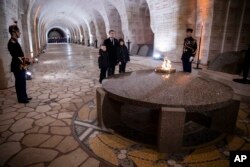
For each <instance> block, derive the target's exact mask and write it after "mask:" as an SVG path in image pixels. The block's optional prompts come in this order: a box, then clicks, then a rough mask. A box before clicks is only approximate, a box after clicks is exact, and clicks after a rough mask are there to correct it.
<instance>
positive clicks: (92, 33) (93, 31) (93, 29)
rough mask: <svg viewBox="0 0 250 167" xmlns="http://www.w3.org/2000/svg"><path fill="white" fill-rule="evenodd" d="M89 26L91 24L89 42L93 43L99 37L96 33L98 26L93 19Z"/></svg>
mask: <svg viewBox="0 0 250 167" xmlns="http://www.w3.org/2000/svg"><path fill="white" fill-rule="evenodd" d="M89 26H90V34H89V37H90V38H89V42H90V44H93V43H94V41H95V40H96V39H97V35H96V27H95V24H94V22H93V21H91V22H90V23H89Z"/></svg>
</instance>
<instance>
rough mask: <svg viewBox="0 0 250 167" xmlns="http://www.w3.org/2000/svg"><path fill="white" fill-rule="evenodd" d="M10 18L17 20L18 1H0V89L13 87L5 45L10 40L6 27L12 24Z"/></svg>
mask: <svg viewBox="0 0 250 167" xmlns="http://www.w3.org/2000/svg"><path fill="white" fill-rule="evenodd" d="M12 18H15V19H17V18H18V0H12V1H10V0H1V1H0V32H1V33H0V76H1V77H0V89H6V88H8V87H12V86H14V78H13V75H12V73H11V72H10V63H11V56H10V54H9V51H8V48H7V44H8V40H9V38H10V35H9V31H8V27H9V25H10V24H13V21H12Z"/></svg>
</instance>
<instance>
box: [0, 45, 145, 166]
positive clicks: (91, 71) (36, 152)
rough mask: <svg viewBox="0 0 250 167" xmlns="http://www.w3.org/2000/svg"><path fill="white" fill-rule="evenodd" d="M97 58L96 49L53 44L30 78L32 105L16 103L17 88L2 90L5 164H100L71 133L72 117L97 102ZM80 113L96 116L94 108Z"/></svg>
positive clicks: (0, 146) (0, 143)
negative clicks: (86, 105) (84, 107)
mask: <svg viewBox="0 0 250 167" xmlns="http://www.w3.org/2000/svg"><path fill="white" fill-rule="evenodd" d="M97 57H98V54H97V52H96V50H94V49H90V48H87V47H82V46H79V45H70V44H51V45H48V48H47V50H46V53H45V54H42V55H41V56H40V57H39V63H38V64H34V65H33V67H32V69H31V70H32V72H33V76H32V77H33V79H32V80H30V81H27V91H28V95H29V96H31V97H32V98H33V99H32V101H31V102H30V103H29V104H26V105H25V104H19V103H18V102H17V100H16V94H15V88H9V89H5V90H0V104H1V105H0V133H1V138H0V152H1V154H0V166H8V165H9V166H18V167H21V166H29V165H37V166H47V165H49V166H60V167H61V166H65V167H66V166H67V167H69V166H83V167H91V166H93V167H94V166H99V162H98V161H97V160H95V159H93V158H91V157H90V156H89V155H88V154H87V153H86V152H85V151H83V149H82V148H81V147H80V145H79V144H78V142H77V141H76V140H75V139H74V137H73V133H72V118H73V116H74V115H75V114H76V113H77V112H78V111H79V110H80V109H81V107H82V106H83V104H86V103H91V104H92V102H94V101H93V99H94V97H95V89H96V87H98V86H100V85H99V82H98V77H99V69H98V65H97ZM143 68H145V67H142V66H139V65H133V64H131V65H129V67H128V69H129V70H132V69H133V70H138V69H143ZM90 101H92V102H90ZM80 114H81V115H80V117H83V116H82V115H85V117H86V119H87V120H93V121H94V120H95V119H96V110H95V109H92V110H91V111H88V110H84V111H81V112H80Z"/></svg>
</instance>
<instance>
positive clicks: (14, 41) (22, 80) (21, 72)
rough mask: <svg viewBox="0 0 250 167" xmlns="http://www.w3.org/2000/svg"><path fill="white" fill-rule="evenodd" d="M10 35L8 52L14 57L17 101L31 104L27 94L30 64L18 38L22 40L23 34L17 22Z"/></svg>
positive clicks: (12, 63)
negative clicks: (28, 65)
mask: <svg viewBox="0 0 250 167" xmlns="http://www.w3.org/2000/svg"><path fill="white" fill-rule="evenodd" d="M9 33H10V35H11V38H10V40H9V42H8V50H9V52H10V55H11V56H12V61H11V72H13V73H14V76H15V88H16V94H17V99H18V102H19V103H29V100H31V99H32V98H29V97H28V96H27V93H26V67H27V64H28V62H27V59H26V58H25V57H24V54H23V51H22V48H21V46H20V44H19V43H18V38H20V35H21V33H20V30H19V28H18V26H17V22H16V21H15V24H13V25H11V26H9Z"/></svg>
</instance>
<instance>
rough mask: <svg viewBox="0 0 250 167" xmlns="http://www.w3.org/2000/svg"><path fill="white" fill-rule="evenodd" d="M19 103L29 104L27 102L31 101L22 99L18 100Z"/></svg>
mask: <svg viewBox="0 0 250 167" xmlns="http://www.w3.org/2000/svg"><path fill="white" fill-rule="evenodd" d="M18 102H19V103H23V104H27V103H29V101H28V100H21V101H18Z"/></svg>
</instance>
